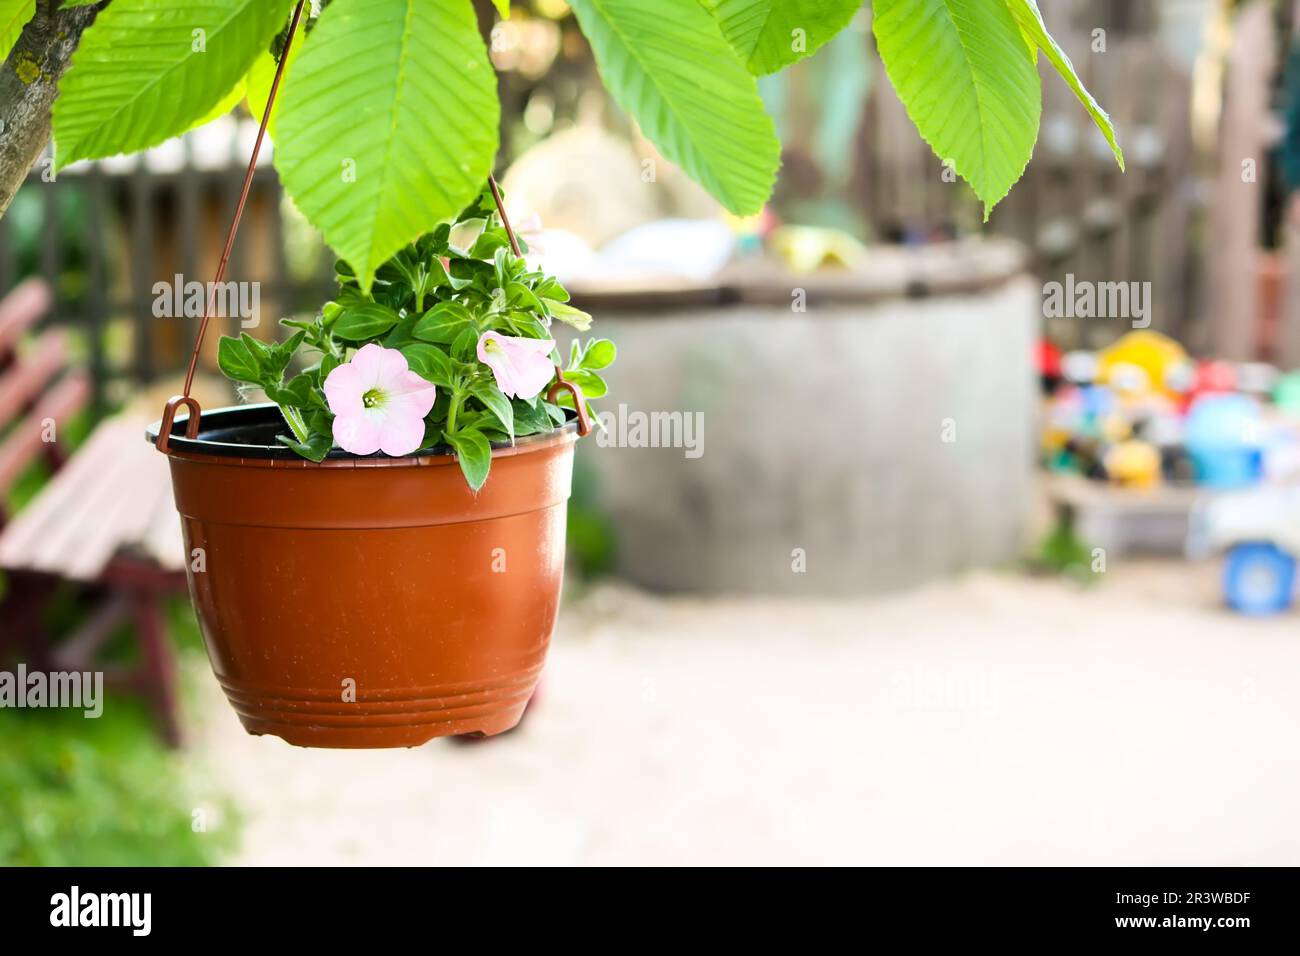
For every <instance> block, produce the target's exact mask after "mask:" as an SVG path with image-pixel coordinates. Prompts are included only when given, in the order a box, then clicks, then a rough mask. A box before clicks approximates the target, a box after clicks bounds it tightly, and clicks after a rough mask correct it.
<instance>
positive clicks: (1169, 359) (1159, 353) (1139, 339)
mask: <svg viewBox="0 0 1300 956" xmlns="http://www.w3.org/2000/svg"><path fill="white" fill-rule="evenodd" d="M1190 364H1191V359H1190V358H1188V355H1187V352H1186V351H1185V350H1184V349H1183V347H1182V346H1181V345H1179V344H1178V343H1177V342H1175V341H1174V340H1173V339H1171V338H1170V337H1169V336H1167V335H1161V334H1160V333H1159V332H1153V331H1151V330H1150V329H1137V330H1135V331H1132V332H1129V333H1128V334H1127V335H1125V336H1123V337H1121V338H1120V339H1119V340H1118V341H1116V342H1114V343H1112V344H1111V345H1110V346H1109V347H1107V348H1104V349H1102V350H1101V351H1100V352H1099V353H1097V381H1098V382H1101V383H1102V384H1107V385H1108V384H1111V378H1112V376H1114V375H1115V374H1116V373H1119V377H1120V378H1121V379H1124V378H1126V377H1128V375H1129V374H1131V373H1126V368H1128V369H1131V368H1134V367H1136V368H1139V369H1141V370H1142V371H1144V372H1146V374H1147V381H1148V383H1149V387H1150V388H1151V390H1152V391H1154V392H1155V393H1157V394H1160V395H1164V396H1165V397H1167V398H1177V397H1178V395H1179V391H1178V390H1177V389H1176V388H1175V387H1174V386H1176V385H1178V384H1179V382H1180V376H1181V372H1182V370H1183V369H1185V368H1187V367H1188V366H1189V365H1190ZM1130 381H1131V379H1130Z"/></svg>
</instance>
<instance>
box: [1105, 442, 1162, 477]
mask: <svg viewBox="0 0 1300 956" xmlns="http://www.w3.org/2000/svg"><path fill="white" fill-rule="evenodd" d="M1105 465H1106V474H1107V476H1109V478H1110V480H1111V481H1113V482H1115V483H1116V484H1119V485H1124V486H1127V487H1130V488H1154V487H1156V486H1157V485H1159V484H1160V452H1159V451H1157V450H1156V447H1155V446H1154V445H1152V444H1150V443H1149V442H1144V441H1137V440H1129V441H1122V442H1119V443H1118V444H1116V445H1114V446H1112V447H1111V449H1110V450H1109V451H1107V452H1106V456H1105Z"/></svg>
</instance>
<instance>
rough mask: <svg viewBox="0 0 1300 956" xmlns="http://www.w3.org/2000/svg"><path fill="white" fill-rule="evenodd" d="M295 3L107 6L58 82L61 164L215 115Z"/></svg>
mask: <svg viewBox="0 0 1300 956" xmlns="http://www.w3.org/2000/svg"><path fill="white" fill-rule="evenodd" d="M291 2H292V0H221V2H209V3H193V2H190V0H115V2H113V3H111V4H109V5H108V6H107V7H106V8H105V9H103V10H101V11H100V12H99V15H98V17H96V19H95V23H94V25H93V26H91V27H90V29H88V30H87V31H86V32H85V34H84V35H83V36H82V38H81V43H80V45H79V46H78V48H77V52H76V53H74V54H73V56H72V65H71V68H70V69H69V70H68V72H67V74H66V75H65V76H64V77H63V80H62V81H61V82H60V84H59V98H58V99H57V100H55V101H54V141H55V143H56V144H57V147H58V149H57V153H56V157H57V159H56V163H57V165H58V166H59V167H60V168H61V167H63V166H66V165H67V164H68V163H71V162H74V161H76V160H78V159H94V158H98V157H102V156H112V155H114V154H115V153H127V152H133V151H135V150H137V149H144V148H146V147H149V146H155V145H157V144H158V143H161V142H162V141H163V140H165V139H168V138H170V137H172V136H177V135H179V134H181V133H183V132H185V131H186V130H187V129H190V128H191V127H192V126H194V125H195V123H197V122H199V121H200V120H202V119H203V118H204V117H206V116H209V115H210V114H211V113H212V111H213V110H214V109H215V108H216V107H217V106H218V104H219V103H221V101H222V99H223V98H224V97H225V96H227V95H228V94H229V93H230V91H231V90H232V89H234V88H235V86H236V84H237V83H238V82H239V80H240V79H241V78H242V77H243V76H244V74H245V73H247V72H248V69H249V67H251V66H252V65H253V61H254V60H255V59H256V57H257V56H258V54H260V53H261V52H262V51H263V50H265V49H266V46H267V44H268V43H269V42H270V41H271V37H273V36H274V35H275V33H276V31H277V30H279V29H280V28H281V27H282V26H283V25H284V18H285V14H286V13H287V11H288V9H289V5H290V3H291ZM198 31H202V33H199V32H198Z"/></svg>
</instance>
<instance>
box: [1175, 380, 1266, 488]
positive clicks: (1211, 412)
mask: <svg viewBox="0 0 1300 956" xmlns="http://www.w3.org/2000/svg"><path fill="white" fill-rule="evenodd" d="M1262 439H1263V425H1262V422H1261V418H1260V413H1259V405H1258V403H1257V402H1255V400H1254V399H1251V398H1248V397H1247V396H1245V395H1202V396H1201V397H1200V398H1198V399H1196V401H1194V402H1193V403H1192V407H1191V408H1190V409H1189V411H1188V413H1187V451H1188V454H1190V455H1191V458H1192V463H1193V465H1194V466H1195V468H1196V478H1197V480H1198V481H1199V482H1200V483H1201V484H1204V485H1207V486H1209V487H1211V488H1241V487H1244V486H1247V485H1252V484H1255V483H1256V482H1258V481H1259V479H1260V475H1261V470H1262V469H1261V464H1262V461H1261V455H1260V444H1261V441H1262Z"/></svg>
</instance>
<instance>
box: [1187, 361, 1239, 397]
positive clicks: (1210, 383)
mask: <svg viewBox="0 0 1300 956" xmlns="http://www.w3.org/2000/svg"><path fill="white" fill-rule="evenodd" d="M1236 390H1237V369H1236V367H1235V366H1234V365H1233V364H1232V363H1231V362H1220V361H1217V360H1213V359H1211V360H1208V361H1204V362H1199V363H1198V364H1197V366H1196V381H1195V382H1194V383H1193V385H1192V390H1191V393H1190V394H1191V397H1192V399H1193V400H1195V399H1197V398H1200V397H1201V396H1202V395H1228V394H1230V393H1232V392H1235V391H1236Z"/></svg>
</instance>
